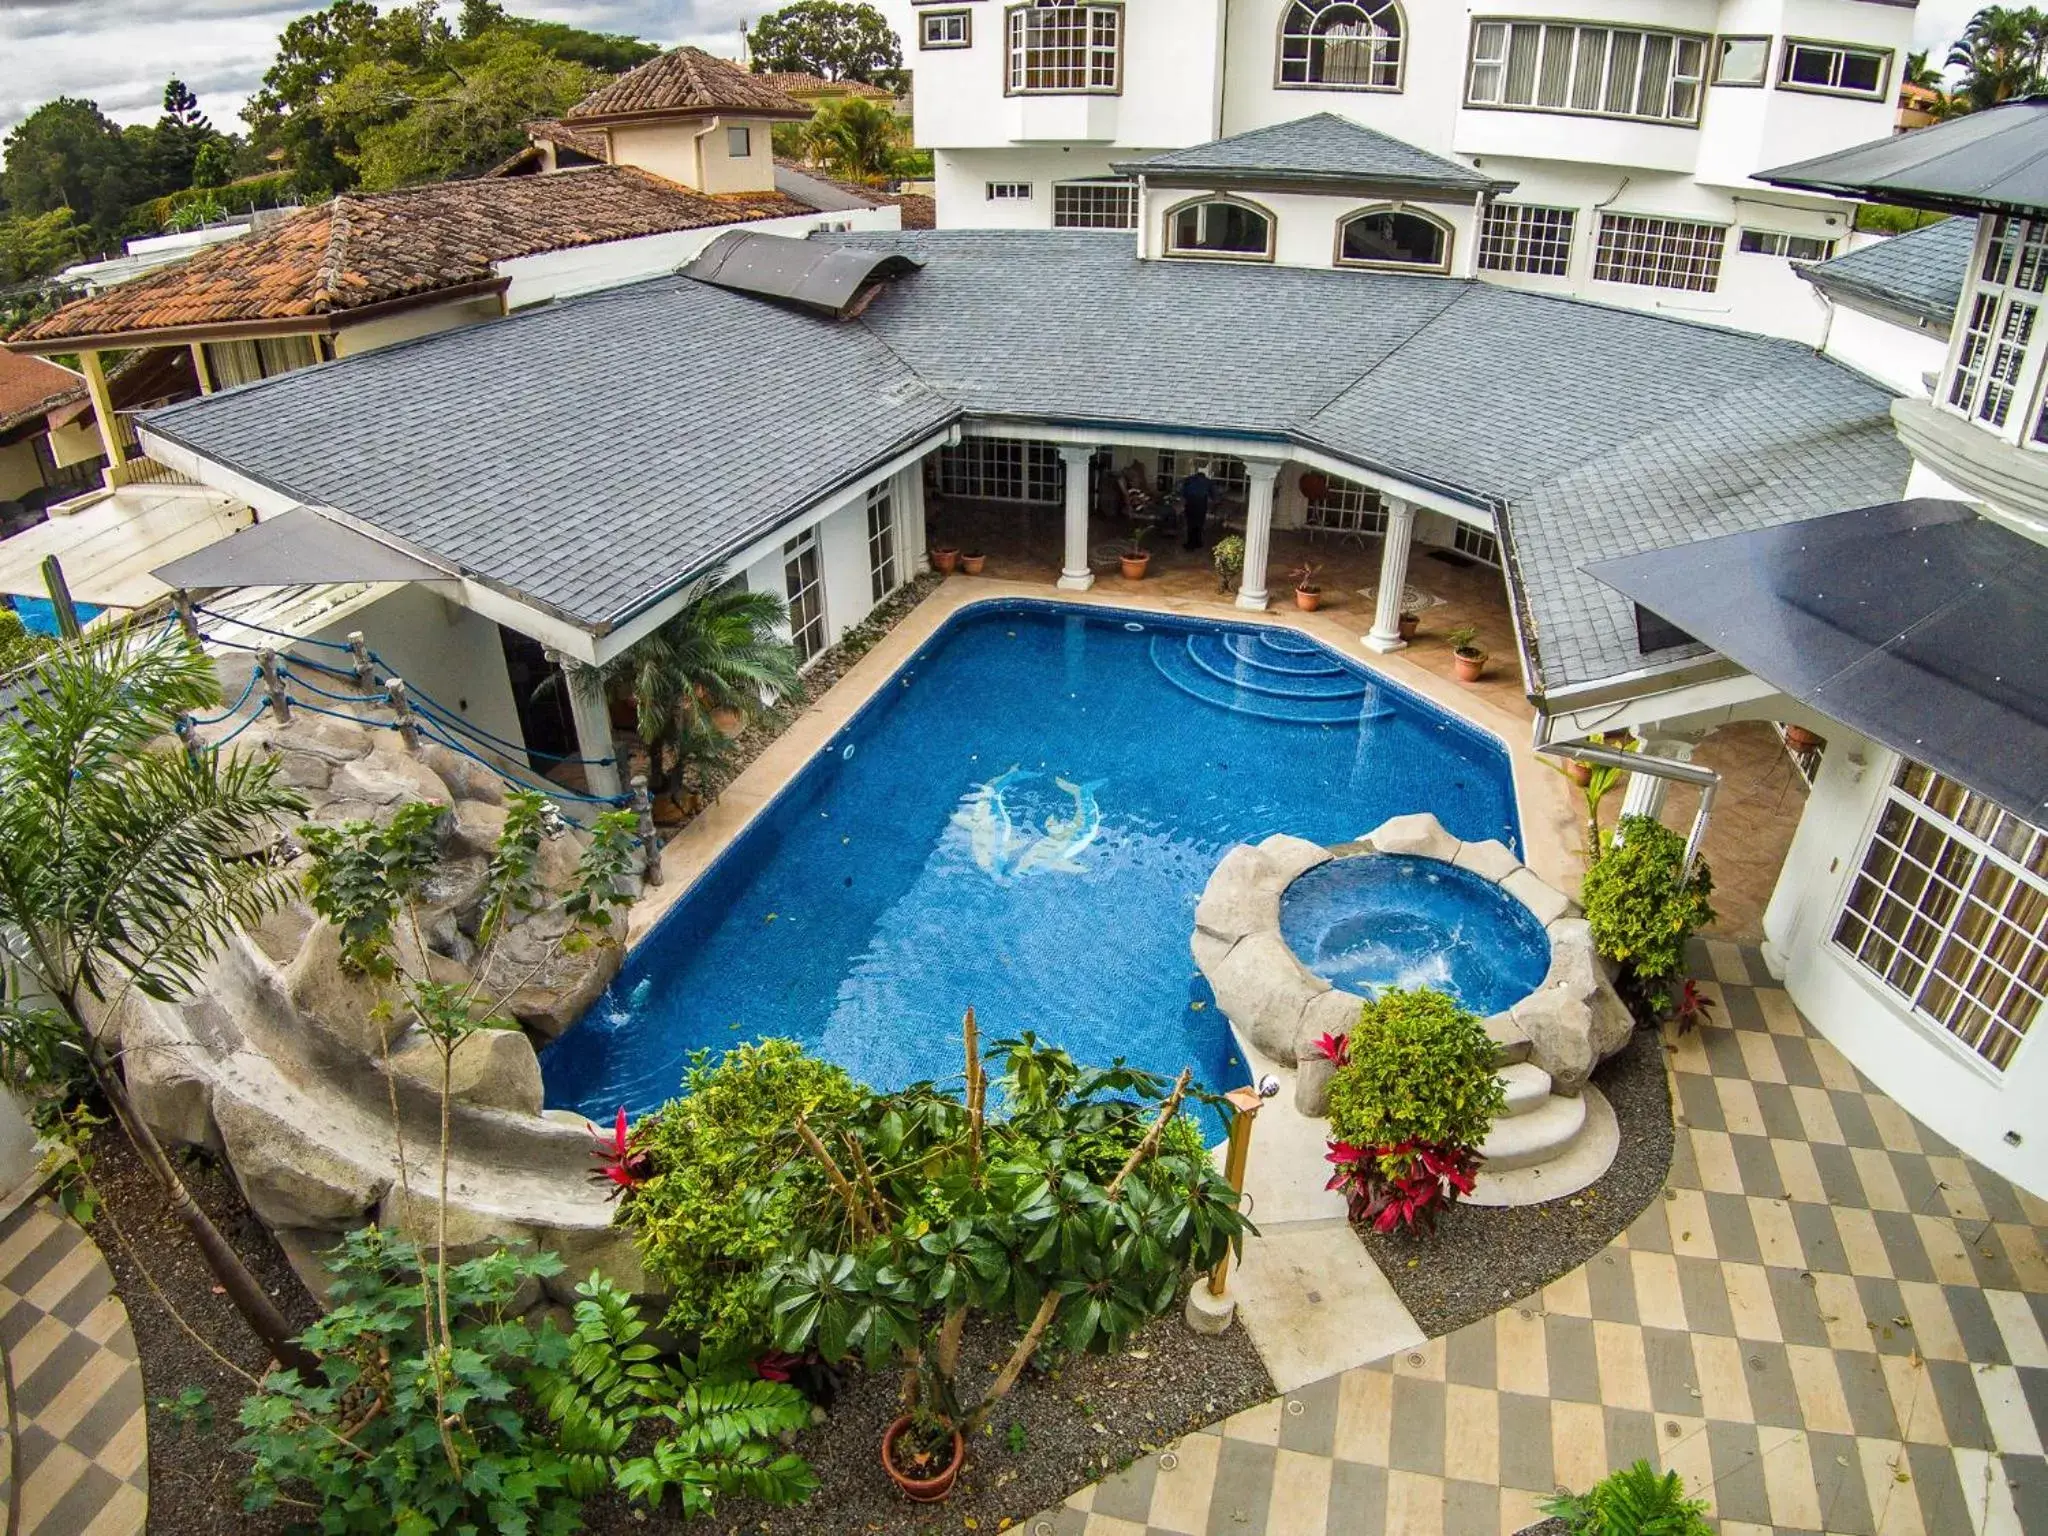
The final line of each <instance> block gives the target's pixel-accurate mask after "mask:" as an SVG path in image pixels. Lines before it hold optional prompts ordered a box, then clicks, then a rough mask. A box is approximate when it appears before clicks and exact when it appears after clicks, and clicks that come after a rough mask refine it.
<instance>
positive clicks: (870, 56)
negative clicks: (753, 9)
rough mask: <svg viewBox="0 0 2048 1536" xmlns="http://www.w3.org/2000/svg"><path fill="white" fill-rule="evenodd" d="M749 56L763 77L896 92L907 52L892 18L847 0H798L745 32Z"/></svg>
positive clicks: (769, 15)
mask: <svg viewBox="0 0 2048 1536" xmlns="http://www.w3.org/2000/svg"><path fill="white" fill-rule="evenodd" d="M747 52H748V54H749V55H750V56H751V58H752V59H753V61H754V68H755V69H757V70H760V71H762V72H764V73H770V74H782V73H802V74H811V75H822V76H823V77H824V78H825V79H827V80H863V81H866V82H867V83H868V84H869V85H879V86H883V87H886V88H888V89H891V90H894V89H895V88H896V87H897V85H898V84H899V83H900V82H901V81H902V78H903V48H902V45H901V44H900V43H899V42H898V41H897V40H896V29H895V28H894V27H892V26H890V25H889V19H888V17H886V16H884V15H883V14H882V13H881V12H880V11H878V10H876V9H875V8H874V7H873V6H872V5H860V4H847V3H846V0H797V3H796V4H795V5H788V6H784V7H783V8H782V9H781V10H779V11H773V12H770V13H769V14H768V15H766V16H763V17H762V18H761V19H760V20H759V21H758V22H756V23H755V24H754V29H753V30H752V31H751V32H749V33H748V34H747Z"/></svg>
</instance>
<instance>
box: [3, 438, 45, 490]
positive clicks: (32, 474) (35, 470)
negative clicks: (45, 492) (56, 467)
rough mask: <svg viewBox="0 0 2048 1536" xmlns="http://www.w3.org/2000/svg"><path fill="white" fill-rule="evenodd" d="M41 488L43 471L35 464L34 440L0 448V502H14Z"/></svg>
mask: <svg viewBox="0 0 2048 1536" xmlns="http://www.w3.org/2000/svg"><path fill="white" fill-rule="evenodd" d="M42 488H43V471H42V467H41V466H40V465H38V464H37V463H36V440H35V439H34V438H32V437H25V438H23V439H22V440H21V441H20V442H18V443H8V444H6V445H5V446H4V447H0V501H15V500H18V499H19V498H21V497H23V496H26V495H27V494H28V493H29V492H30V491H39V490H41V489H42Z"/></svg>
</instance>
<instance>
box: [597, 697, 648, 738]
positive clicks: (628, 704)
mask: <svg viewBox="0 0 2048 1536" xmlns="http://www.w3.org/2000/svg"><path fill="white" fill-rule="evenodd" d="M605 713H606V715H607V716H608V717H609V718H610V720H611V723H612V729H613V730H615V731H637V730H638V729H640V701H639V700H637V699H635V698H632V697H630V696H629V697H627V698H623V699H622V698H617V697H613V698H608V699H606V700H605Z"/></svg>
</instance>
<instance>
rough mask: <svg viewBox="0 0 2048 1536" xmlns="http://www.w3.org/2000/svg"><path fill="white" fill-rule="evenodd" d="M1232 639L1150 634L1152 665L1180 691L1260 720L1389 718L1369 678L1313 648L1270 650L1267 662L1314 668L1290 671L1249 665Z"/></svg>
mask: <svg viewBox="0 0 2048 1536" xmlns="http://www.w3.org/2000/svg"><path fill="white" fill-rule="evenodd" d="M1237 638H1240V637H1238V636H1235V635H1221V634H1217V633H1215V632H1213V631H1199V632H1197V633H1195V634H1193V635H1179V634H1173V633H1165V634H1155V635H1154V636H1153V637H1152V645H1151V650H1152V664H1153V665H1154V666H1155V667H1157V668H1158V669H1159V671H1160V673H1161V675H1162V676H1164V677H1165V678H1166V680H1167V681H1168V682H1170V683H1172V684H1173V685H1174V686H1175V687H1176V688H1178V689H1180V691H1181V692H1183V693H1186V694H1189V695H1192V696H1193V697H1195V698H1197V699H1200V700H1202V701H1203V702H1204V703H1208V704H1215V705H1218V706H1220V707H1222V708H1224V709H1231V710H1236V711H1237V712H1238V713H1239V714H1245V715H1254V716H1257V717H1258V718H1260V719H1263V720H1288V721H1292V722H1294V723H1296V724H1300V725H1353V724H1356V723H1357V722H1359V721H1361V720H1378V719H1384V718H1386V717H1387V716H1390V715H1392V714H1393V710H1392V709H1390V708H1388V707H1387V706H1386V705H1385V704H1383V703H1382V702H1380V699H1379V691H1378V689H1376V688H1374V687H1373V686H1372V683H1371V681H1370V680H1369V679H1367V678H1364V677H1361V676H1360V675H1358V674H1357V673H1355V672H1353V671H1352V670H1351V669H1350V668H1348V667H1345V666H1343V665H1342V664H1341V663H1338V662H1337V661H1336V659H1335V658H1334V657H1333V656H1331V655H1330V654H1329V653H1328V652H1327V651H1321V650H1320V648H1317V651H1318V654H1317V655H1316V656H1311V655H1309V654H1308V653H1307V652H1302V651H1290V650H1288V649H1287V648H1285V647H1271V646H1269V647H1268V654H1269V655H1270V656H1271V657H1272V658H1276V659H1277V658H1281V657H1285V656H1294V657H1298V658H1299V659H1300V660H1302V661H1303V662H1304V663H1314V664H1315V666H1316V670H1314V671H1308V670H1305V669H1304V670H1296V671H1291V672H1290V671H1288V670H1286V669H1284V668H1281V667H1267V666H1261V665H1256V664H1254V663H1252V662H1250V661H1248V660H1247V659H1246V658H1245V657H1244V656H1242V655H1241V654H1240V653H1239V652H1238V651H1236V650H1234V649H1232V648H1231V647H1230V646H1229V645H1228V644H1227V641H1229V640H1231V639H1237ZM1261 643H1262V644H1263V643H1264V642H1263V640H1262V641H1261Z"/></svg>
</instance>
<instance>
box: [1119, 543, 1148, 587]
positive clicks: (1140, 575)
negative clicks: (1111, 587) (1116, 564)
mask: <svg viewBox="0 0 2048 1536" xmlns="http://www.w3.org/2000/svg"><path fill="white" fill-rule="evenodd" d="M1151 563H1152V551H1151V550H1149V549H1141V550H1139V551H1138V552H1137V553H1136V554H1126V555H1125V556H1124V557H1123V567H1124V580H1125V581H1143V580H1144V579H1145V568H1146V567H1147V566H1149V565H1150V564H1151Z"/></svg>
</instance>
